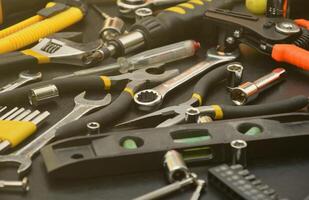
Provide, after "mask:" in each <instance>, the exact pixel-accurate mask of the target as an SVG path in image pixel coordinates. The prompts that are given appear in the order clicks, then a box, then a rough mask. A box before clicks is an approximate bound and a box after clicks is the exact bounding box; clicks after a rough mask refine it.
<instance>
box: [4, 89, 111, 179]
mask: <svg viewBox="0 0 309 200" xmlns="http://www.w3.org/2000/svg"><path fill="white" fill-rule="evenodd" d="M85 93H86V92H82V93H81V94H79V95H77V96H76V97H75V98H74V102H75V107H74V109H73V110H72V111H71V112H70V113H69V114H68V115H66V116H65V117H64V118H62V119H61V120H60V121H58V122H57V123H56V124H55V125H53V126H52V127H50V128H49V129H47V130H46V131H45V132H43V133H42V134H41V135H40V136H38V137H37V138H35V139H34V140H33V141H31V142H30V143H29V144H27V145H26V146H24V147H23V148H21V149H19V150H18V151H16V152H13V153H11V154H8V155H1V156H0V162H2V163H5V162H8V163H17V164H19V167H18V169H17V173H18V174H20V175H22V174H24V173H25V172H27V171H28V170H29V168H30V166H31V164H32V161H31V158H32V156H33V155H34V154H35V153H37V152H38V151H39V150H40V149H41V148H42V147H43V146H45V145H46V144H47V143H48V142H49V141H51V140H52V139H53V138H54V137H55V133H56V130H57V129H58V128H59V127H61V126H63V125H65V124H67V123H70V122H72V121H74V120H77V119H79V118H80V117H82V116H83V115H85V114H86V113H88V112H89V111H91V110H94V109H96V108H99V107H103V106H106V105H108V104H110V103H111V100H112V99H111V95H110V94H107V95H106V96H105V97H104V98H103V99H101V100H87V99H85V98H84V96H85Z"/></svg>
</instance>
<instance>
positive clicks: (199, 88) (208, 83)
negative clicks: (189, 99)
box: [193, 65, 228, 103]
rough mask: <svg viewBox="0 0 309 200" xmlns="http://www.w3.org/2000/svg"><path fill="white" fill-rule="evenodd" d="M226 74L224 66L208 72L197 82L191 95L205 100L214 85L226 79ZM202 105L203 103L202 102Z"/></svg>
mask: <svg viewBox="0 0 309 200" xmlns="http://www.w3.org/2000/svg"><path fill="white" fill-rule="evenodd" d="M227 74H228V73H227V70H226V65H224V66H220V67H218V68H216V69H214V70H212V71H210V72H208V73H207V74H206V75H204V76H203V77H202V78H201V79H200V80H199V81H198V82H197V84H196V85H195V87H194V89H193V93H196V94H199V95H200V96H201V97H202V98H203V99H204V98H206V96H207V94H208V93H209V91H210V90H211V89H213V88H214V87H215V85H217V84H218V83H220V82H221V81H224V80H225V79H226V78H227ZM202 103H204V100H203V102H202Z"/></svg>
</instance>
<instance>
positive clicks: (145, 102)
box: [134, 48, 238, 111]
mask: <svg viewBox="0 0 309 200" xmlns="http://www.w3.org/2000/svg"><path fill="white" fill-rule="evenodd" d="M237 56H238V53H237V52H235V51H234V52H232V53H230V54H222V53H220V52H217V50H216V49H215V48H212V49H209V50H208V51H207V58H206V60H204V61H202V62H200V63H198V64H196V65H194V66H193V67H191V68H189V69H187V70H186V71H184V72H182V73H181V74H179V75H178V76H176V77H174V78H172V79H170V80H168V81H166V82H164V83H162V84H161V85H159V86H157V87H155V88H153V89H147V90H142V91H140V92H138V93H136V94H135V96H134V101H135V103H136V104H138V108H139V109H140V110H145V111H149V110H153V109H156V108H157V107H159V106H160V105H161V103H162V102H163V99H164V97H165V95H166V94H167V93H168V92H170V91H172V90H173V89H175V88H176V87H178V86H180V85H182V84H183V83H185V82H187V81H189V80H190V79H192V78H194V77H196V76H198V75H199V74H201V73H203V72H206V71H210V70H212V69H214V68H215V67H217V65H218V64H222V63H225V62H229V61H232V60H234V59H236V58H237Z"/></svg>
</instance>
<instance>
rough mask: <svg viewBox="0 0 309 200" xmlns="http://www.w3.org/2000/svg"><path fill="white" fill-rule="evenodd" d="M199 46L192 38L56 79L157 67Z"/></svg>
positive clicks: (192, 53)
mask: <svg viewBox="0 0 309 200" xmlns="http://www.w3.org/2000/svg"><path fill="white" fill-rule="evenodd" d="M199 48H200V44H199V43H198V42H195V41H193V40H186V41H182V42H178V43H174V44H170V45H166V46H163V47H159V48H155V49H151V50H147V51H144V52H141V53H139V54H136V55H134V56H132V57H129V58H125V57H120V58H118V59H117V63H113V64H110V65H104V66H98V67H92V68H90V69H84V70H80V71H75V72H73V73H72V74H70V75H65V76H59V77H56V79H60V78H69V77H73V76H84V75H91V74H106V73H110V72H116V71H120V72H121V73H127V72H129V71H134V70H138V69H141V68H146V67H151V66H152V67H155V66H156V67H159V66H161V65H164V64H166V63H169V62H173V61H176V60H180V59H184V58H188V57H191V56H193V55H194V54H195V53H196V51H197V50H198V49H199Z"/></svg>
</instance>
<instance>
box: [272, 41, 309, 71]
mask: <svg viewBox="0 0 309 200" xmlns="http://www.w3.org/2000/svg"><path fill="white" fill-rule="evenodd" d="M271 56H272V58H273V59H274V60H276V61H278V62H286V63H289V64H292V65H295V66H297V67H299V68H302V69H304V70H309V51H306V50H304V49H302V48H300V47H298V46H295V45H293V44H276V45H274V46H273V51H272V54H271Z"/></svg>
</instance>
